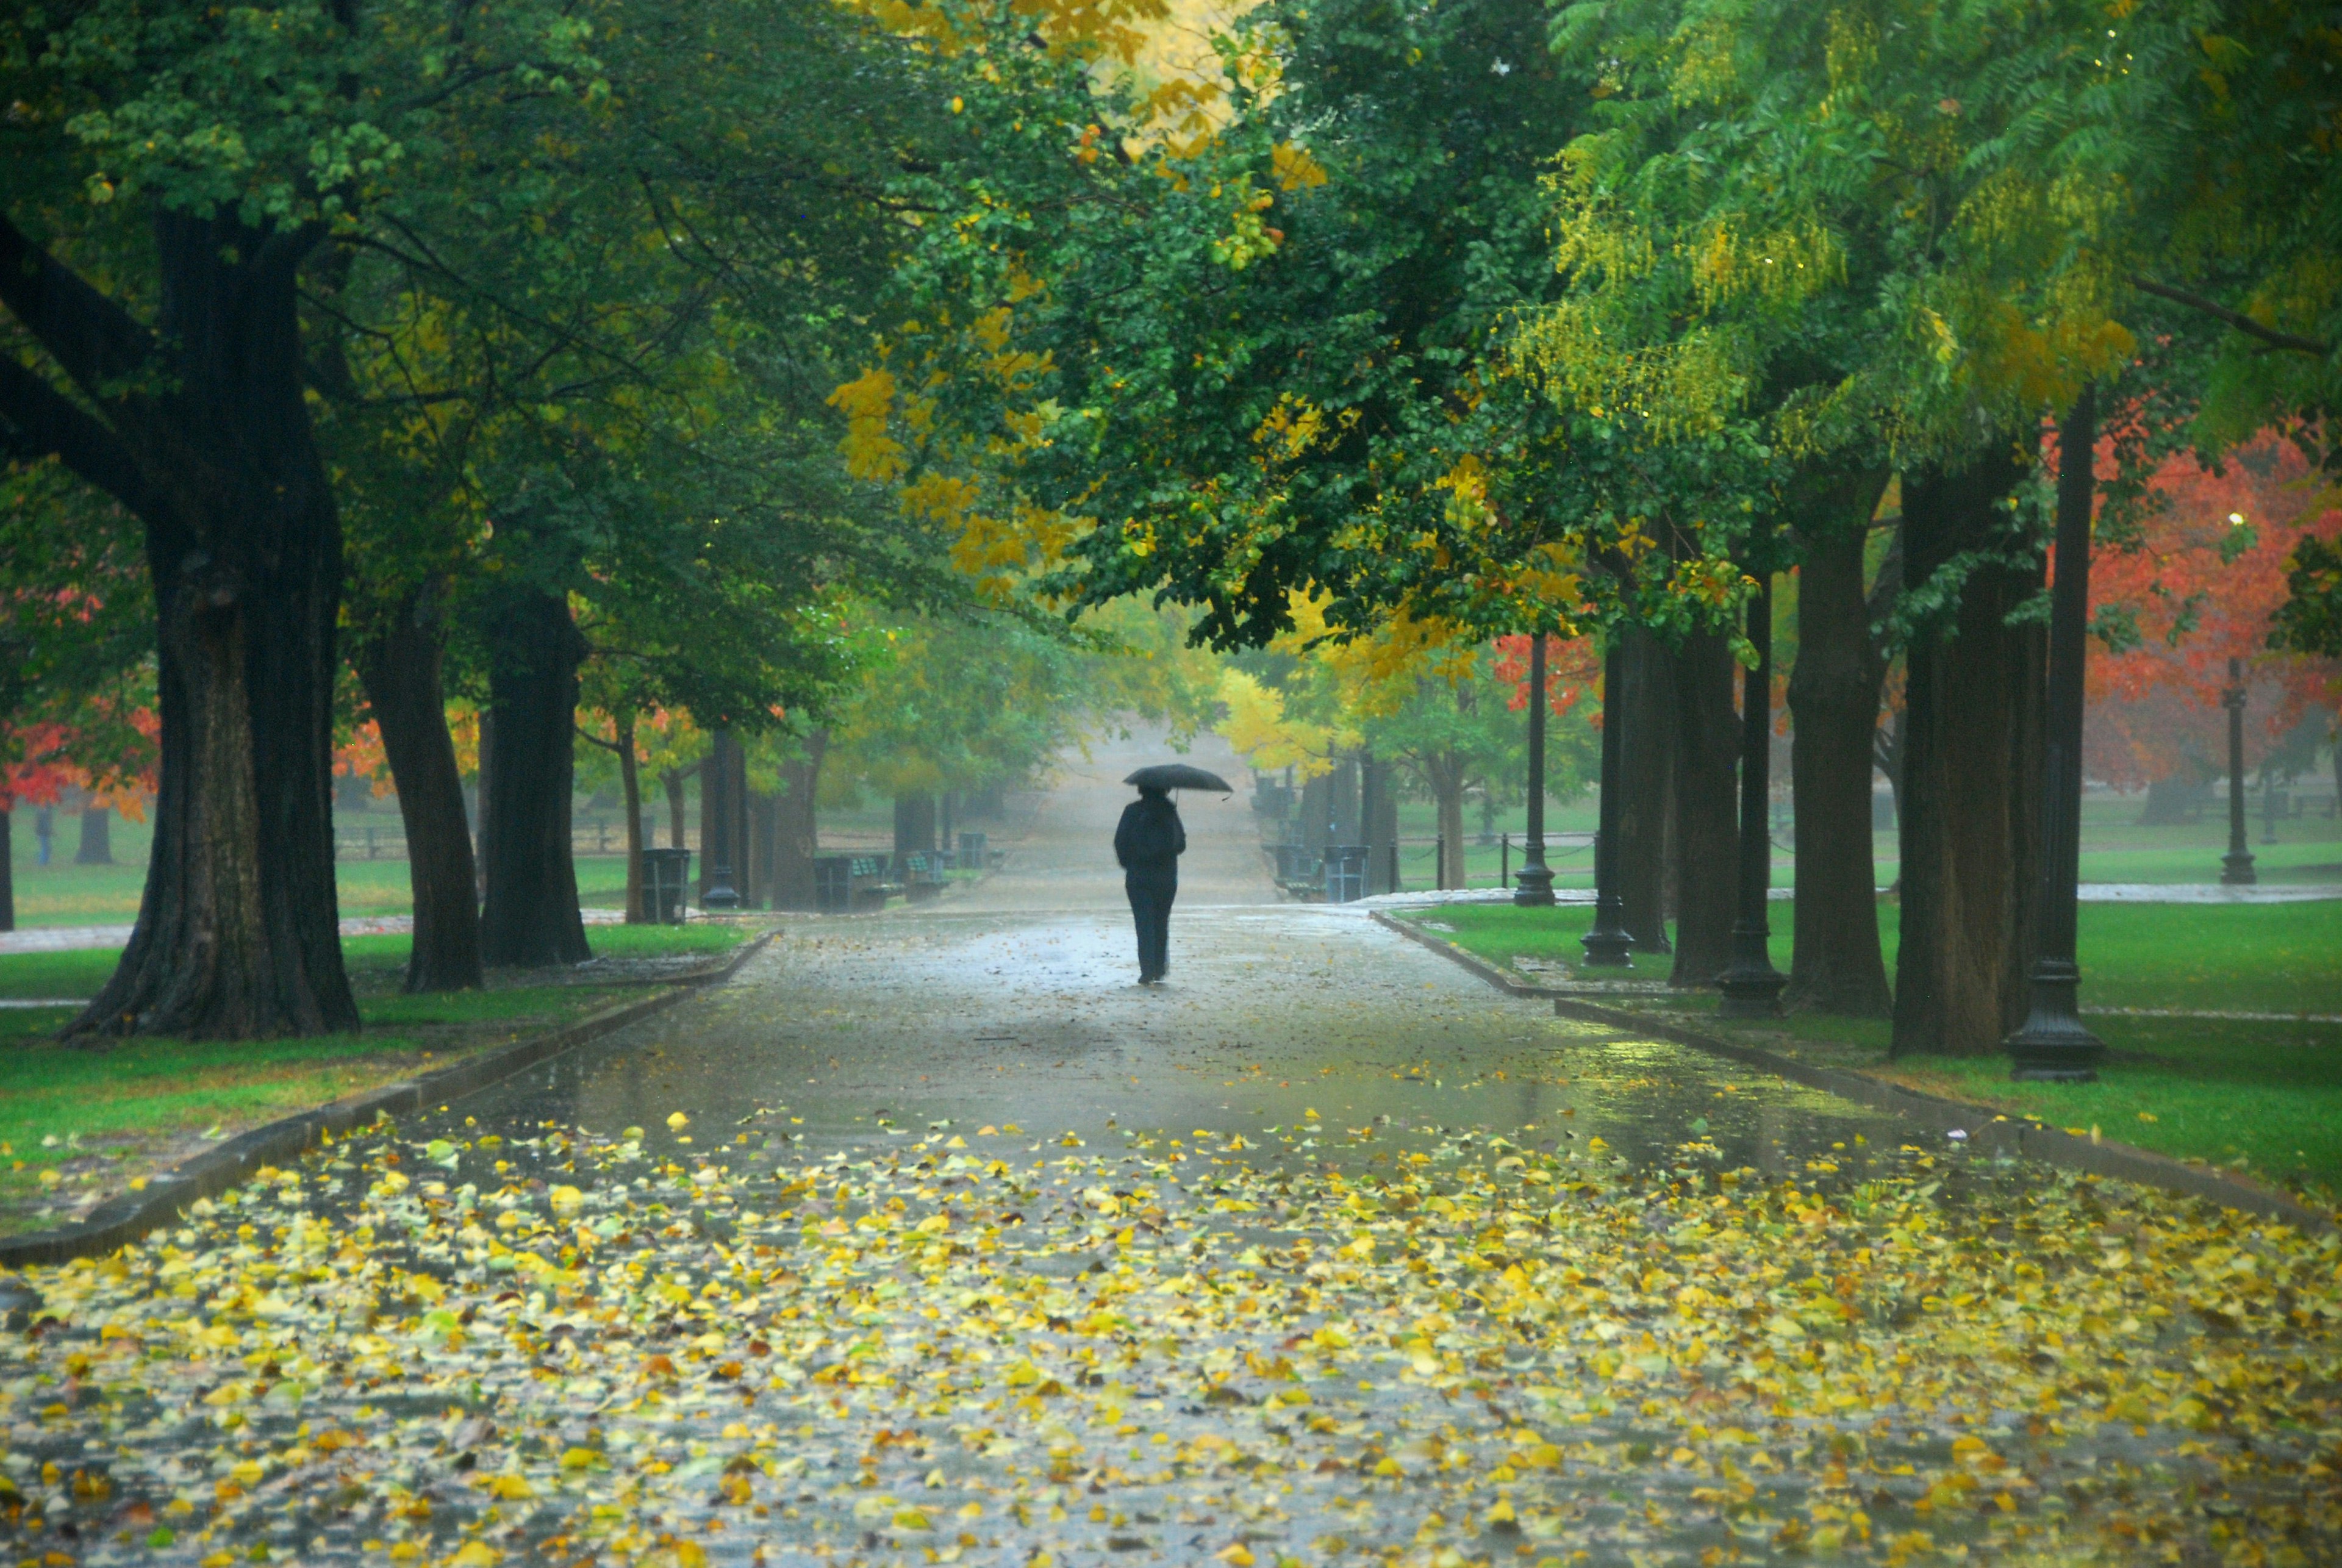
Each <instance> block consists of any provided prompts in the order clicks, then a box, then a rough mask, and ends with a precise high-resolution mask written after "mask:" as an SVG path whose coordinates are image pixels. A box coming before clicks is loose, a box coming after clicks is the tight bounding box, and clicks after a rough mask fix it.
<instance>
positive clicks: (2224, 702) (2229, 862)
mask: <svg viewBox="0 0 2342 1568" xmlns="http://www.w3.org/2000/svg"><path fill="white" fill-rule="evenodd" d="M2220 705H2221V706H2222V707H2224V708H2226V709H2227V710H2228V853H2227V854H2224V855H2222V856H2221V857H2220V880H2221V881H2222V882H2225V883H2227V884H2229V885H2230V886H2232V887H2249V886H2251V885H2252V884H2254V883H2257V882H2258V881H2259V880H2260V875H2259V874H2258V873H2257V872H2255V871H2254V870H2253V852H2252V851H2251V850H2248V849H2247V848H2246V847H2245V662H2244V660H2242V659H2230V660H2229V661H2228V689H2227V691H2225V692H2222V693H2221V694H2220Z"/></svg>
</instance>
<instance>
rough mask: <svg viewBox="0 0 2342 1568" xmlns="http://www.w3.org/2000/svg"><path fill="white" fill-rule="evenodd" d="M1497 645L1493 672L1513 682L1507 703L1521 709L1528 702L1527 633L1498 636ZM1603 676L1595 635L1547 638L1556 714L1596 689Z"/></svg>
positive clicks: (1548, 679) (1549, 688) (1550, 698)
mask: <svg viewBox="0 0 2342 1568" xmlns="http://www.w3.org/2000/svg"><path fill="white" fill-rule="evenodd" d="M1494 645H1495V648H1496V664H1495V665H1494V666H1493V667H1492V671H1491V673H1492V674H1495V675H1496V679H1498V680H1500V681H1510V682H1511V683H1512V684H1513V695H1512V699H1511V700H1510V701H1509V702H1507V703H1506V704H1505V705H1506V707H1507V708H1510V709H1511V710H1512V711H1513V712H1515V713H1519V712H1520V711H1521V710H1522V709H1524V708H1526V707H1527V706H1528V705H1529V690H1528V687H1529V639H1528V634H1527V633H1526V632H1522V633H1516V634H1514V635H1512V636H1509V637H1498V638H1497V639H1496V643H1495V644H1494ZM1601 679H1602V656H1601V654H1597V653H1596V652H1595V650H1594V639H1593V638H1591V637H1568V638H1563V637H1555V636H1547V637H1546V640H1545V691H1546V701H1547V702H1548V703H1549V704H1551V705H1552V708H1553V714H1554V716H1555V717H1556V718H1559V717H1560V716H1561V715H1563V714H1566V713H1568V712H1569V710H1570V709H1572V708H1574V707H1576V705H1577V704H1578V703H1579V701H1580V700H1581V699H1583V698H1584V697H1585V696H1586V694H1587V693H1588V692H1591V691H1593V690H1595V689H1596V686H1597V685H1598V684H1600V682H1601Z"/></svg>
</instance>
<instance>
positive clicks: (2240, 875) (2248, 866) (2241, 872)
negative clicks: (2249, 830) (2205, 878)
mask: <svg viewBox="0 0 2342 1568" xmlns="http://www.w3.org/2000/svg"><path fill="white" fill-rule="evenodd" d="M2260 879H2261V878H2260V874H2259V873H2258V872H2257V871H2255V870H2254V869H2253V857H2252V854H2250V852H2248V851H2244V850H2239V851H2237V852H2236V853H2234V854H2224V855H2222V856H2221V857H2220V880H2221V882H2223V883H2224V884H2227V885H2228V886H2230V887H2250V886H2252V885H2254V884H2256V883H2257V882H2259V881H2260Z"/></svg>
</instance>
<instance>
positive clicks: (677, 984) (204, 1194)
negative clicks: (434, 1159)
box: [0, 931, 778, 1269]
mask: <svg viewBox="0 0 2342 1568" xmlns="http://www.w3.org/2000/svg"><path fill="white" fill-rule="evenodd" d="M776 935H778V933H777V932H770V931H768V932H766V933H765V934H763V935H761V936H756V937H753V938H751V939H750V940H749V941H747V942H746V943H744V944H741V947H740V951H739V952H737V953H736V954H733V955H732V956H731V957H730V958H729V959H727V960H726V961H725V962H724V963H723V964H717V965H716V966H715V967H713V968H709V969H703V970H699V971H697V972H696V973H694V974H683V975H678V976H676V978H675V979H674V980H672V981H670V982H667V984H670V985H671V986H672V987H673V989H671V990H667V991H663V992H661V993H659V994H657V995H656V996H646V997H644V998H642V999H641V1000H640V1001H636V1002H622V1003H619V1004H617V1005H616V1006H614V1007H606V1008H604V1009H603V1010H602V1011H601V1012H599V1013H596V1014H590V1015H588V1016H586V1017H584V1018H581V1019H579V1020H578V1021H577V1022H576V1023H575V1024H570V1025H568V1026H567V1027H566V1028H563V1029H556V1030H555V1031H553V1032H552V1033H551V1034H538V1035H535V1036H532V1037H531V1038H529V1039H526V1040H515V1041H514V1042H513V1043H512V1044H509V1045H500V1046H498V1047H496V1048H495V1049H494V1050H491V1051H484V1052H482V1053H480V1054H478V1055H476V1056H474V1057H471V1058H470V1059H468V1060H466V1061H463V1062H457V1063H455V1064H451V1065H449V1066H445V1067H442V1068H440V1069H439V1070H438V1071H437V1072H435V1073H426V1074H423V1076H421V1077H419V1078H411V1079H408V1080H407V1081H406V1082H405V1083H403V1084H385V1085H383V1086H382V1087H381V1088H379V1089H370V1090H368V1091H367V1092H366V1093H365V1094H353V1095H351V1096H350V1097H349V1098H348V1099H346V1100H336V1101H335V1102H334V1103H333V1104H330V1105H321V1106H319V1107H318V1108H317V1109H315V1110H314V1111H302V1112H298V1113H296V1114H294V1115H290V1116H286V1117H285V1118H283V1119H282V1120H279V1121H275V1122H271V1123H269V1124H266V1125H265V1126H260V1127H255V1128H253V1129H252V1130H251V1131H250V1132H248V1133H239V1134H236V1135H235V1137H233V1138H230V1139H229V1140H227V1142H225V1143H224V1144H221V1145H220V1146H219V1147H218V1148H216V1149H209V1150H206V1151H205V1152H204V1153H203V1154H197V1155H196V1156H195V1158H194V1159H191V1160H188V1161H186V1162H185V1163H184V1164H180V1165H179V1166H178V1167H176V1168H175V1169H174V1170H173V1171H171V1172H170V1173H169V1174H167V1175H165V1176H161V1177H158V1178H157V1179H155V1181H153V1182H150V1183H147V1185H146V1189H145V1191H144V1192H138V1193H123V1194H122V1195H121V1196H119V1197H115V1198H111V1199H108V1200H107V1201H106V1202H105V1203H100V1204H99V1205H98V1206H97V1207H96V1208H95V1209H93V1210H91V1211H90V1212H89V1213H87V1214H86V1215H85V1216H83V1217H82V1218H81V1219H79V1220H76V1221H75V1222H74V1223H72V1224H69V1225H60V1226H58V1227H57V1228H55V1230H47V1231H35V1232H33V1233H31V1234H29V1235H22V1236H12V1237H8V1238H5V1239H0V1268H8V1269H21V1268H30V1267H34V1266H35V1265H39V1264H44V1263H70V1262H72V1261H73V1260H74V1259H75V1258H94V1257H103V1256H104V1255H105V1254H106V1253H111V1252H113V1251H115V1249H117V1248H120V1247H125V1246H128V1245H129V1244H130V1243H133V1242H135V1241H136V1240H138V1239H139V1238H140V1237H141V1236H144V1235H145V1234H146V1233H148V1232H149V1231H153V1230H155V1229H158V1228H160V1227H161V1226H164V1225H167V1224H170V1223H173V1222H174V1221H175V1220H177V1219H178V1218H179V1217H180V1215H181V1214H182V1213H184V1212H185V1210H186V1208H187V1206H188V1205H189V1204H191V1203H194V1202H195V1200H196V1199H197V1198H208V1197H210V1196H211V1195H212V1194H214V1193H222V1192H225V1191H226V1190H227V1189H228V1188H230V1187H233V1186H235V1185H236V1184H237V1183H241V1182H244V1181H245V1180H247V1179H248V1178H249V1177H250V1176H251V1174H252V1173H253V1172H255V1171H256V1170H258V1169H259V1168H260V1167H261V1166H263V1165H273V1164H285V1163H289V1162H291V1161H293V1160H296V1159H298V1158H299V1157H300V1156H301V1155H302V1154H303V1153H305V1151H306V1150H307V1149H309V1148H310V1147H311V1146H312V1145H313V1144H316V1143H318V1142H319V1141H320V1140H321V1138H322V1137H323V1136H324V1135H325V1134H328V1133H332V1134H346V1133H348V1132H350V1131H352V1130H353V1129H355V1128H358V1127H362V1126H364V1125H365V1124H367V1123H370V1122H372V1121H374V1120H375V1117H377V1116H380V1115H384V1114H389V1115H394V1116H405V1115H410V1114H414V1113H415V1112H418V1111H421V1110H424V1109H425V1108H426V1107H428V1106H432V1105H439V1104H447V1103H448V1102H451V1101H453V1100H455V1099H457V1098H460V1097H461V1096H463V1095H465V1094H475V1093H477V1092H478V1091H480V1090H482V1089H485V1088H486V1087H488V1086H489V1085H490V1084H497V1083H501V1082H503V1081H504V1080H505V1079H506V1078H509V1077H511V1076H513V1074H516V1073H521V1072H525V1070H527V1069H528V1068H531V1067H534V1066H535V1065H536V1064H538V1063H540V1062H545V1061H548V1060H550V1059H551V1058H553V1057H555V1056H558V1055H560V1054H563V1053H564V1052H567V1051H574V1050H575V1049H576V1048H577V1047H578V1046H580V1045H584V1044H588V1043H589V1042H591V1041H595V1040H598V1039H600V1038H602V1037H603V1036H604V1035H606V1034H614V1033H616V1031H618V1030H620V1029H623V1028H625V1027H626V1025H627V1024H636V1023H639V1022H641V1021H642V1020H643V1019H645V1018H648V1017H649V1016H651V1015H652V1014H655V1013H659V1012H663V1011H665V1010H666V1009H667V1008H669V1007H672V1006H674V1005H675V1004H676V1003H678V1002H680V1001H682V1000H683V999H684V998H685V997H686V996H689V995H692V994H695V993H696V992H700V991H704V990H706V989H707V988H708V987H710V986H715V985H721V984H724V983H725V982H726V981H727V980H729V979H731V978H732V977H733V976H734V975H735V974H738V973H739V972H740V967H741V965H742V964H746V963H747V962H748V960H749V959H751V958H754V957H755V956H756V954H759V953H761V952H763V951H764V949H765V947H766V945H767V944H769V943H771V942H772V940H773V938H774V937H775V936H776Z"/></svg>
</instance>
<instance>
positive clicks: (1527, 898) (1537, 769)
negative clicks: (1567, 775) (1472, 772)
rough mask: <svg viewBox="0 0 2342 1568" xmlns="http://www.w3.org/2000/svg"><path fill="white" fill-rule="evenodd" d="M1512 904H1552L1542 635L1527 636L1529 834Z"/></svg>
mask: <svg viewBox="0 0 2342 1568" xmlns="http://www.w3.org/2000/svg"><path fill="white" fill-rule="evenodd" d="M1519 881H1520V885H1519V886H1518V887H1516V888H1515V889H1514V890H1513V902H1514V903H1515V904H1519V905H1520V906H1522V907H1523V908H1525V909H1526V908H1543V907H1550V906H1551V904H1553V868H1552V867H1550V866H1548V865H1546V863H1545V633H1544V632H1542V631H1539V632H1536V633H1534V634H1531V636H1530V637H1529V832H1528V844H1527V845H1526V848H1525V849H1524V851H1523V853H1522V857H1521V872H1520V877H1519Z"/></svg>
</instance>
